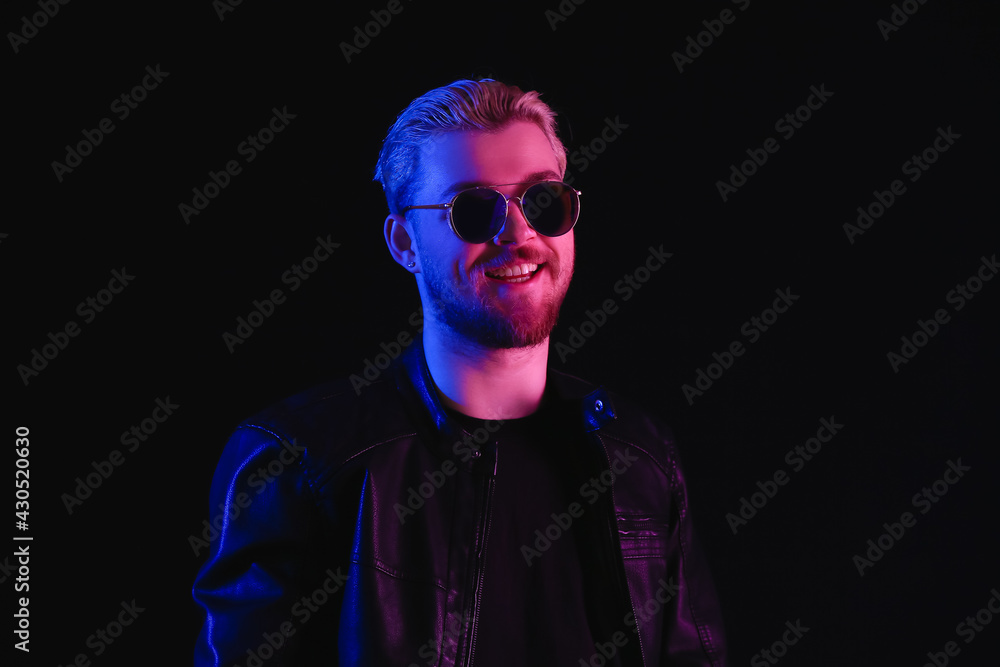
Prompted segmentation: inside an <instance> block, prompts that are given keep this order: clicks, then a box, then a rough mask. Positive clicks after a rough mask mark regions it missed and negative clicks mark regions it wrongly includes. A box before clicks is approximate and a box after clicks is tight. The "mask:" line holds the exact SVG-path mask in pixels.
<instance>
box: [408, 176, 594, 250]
mask: <svg viewBox="0 0 1000 667" xmlns="http://www.w3.org/2000/svg"><path fill="white" fill-rule="evenodd" d="M505 185H527V186H528V188H527V189H526V190H524V192H523V193H521V196H519V197H509V198H508V197H506V196H504V194H503V193H502V192H500V191H498V190H496V188H500V187H504V186H505ZM582 194H583V193H582V192H580V191H579V190H574V189H573V188H571V187H570V186H568V185H566V184H565V183H560V182H559V181H542V182H540V183H505V184H503V185H481V186H478V187H475V188H469V189H468V190H462V191H461V192H459V193H458V194H457V195H455V196H454V197H452V199H451V201H450V202H448V203H447V204H427V205H423V206H407V207H406V208H404V209H403V210H402V211H400V213H406V212H407V211H409V210H410V209H415V208H446V209H448V222H450V223H451V229H452V231H453V232H455V235H456V236H458V238H460V239H462V240H463V241H465V242H466V243H486V242H487V241H489V240H490V239H492V238H495V237H496V235H497V234H499V233H500V232H501V231H502V230H503V228H504V225H505V224H507V210H508V206H509V204H510V202H511V201H516V202H517V203H518V205H519V206H520V207H521V213H522V214H523V215H524V219H525V220H527V221H528V226H530V227H531V228H532V229H534V230H535V231H536V232H538V233H539V234H542V235H543V236H562V235H563V234H565V233H567V232H568V231H569V230H571V229H573V226H574V225H575V224H576V220H577V218H578V217H580V195H582Z"/></svg>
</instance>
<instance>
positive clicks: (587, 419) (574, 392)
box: [396, 335, 618, 454]
mask: <svg viewBox="0 0 1000 667" xmlns="http://www.w3.org/2000/svg"><path fill="white" fill-rule="evenodd" d="M397 368H398V371H397V373H396V386H397V389H398V390H399V392H400V394H402V395H403V396H404V400H405V401H406V402H407V404H408V405H407V407H408V408H409V409H410V410H412V411H415V412H417V413H421V414H422V415H423V420H422V421H423V423H424V425H425V426H426V427H427V428H429V429H430V430H432V431H436V432H437V433H439V434H440V436H441V437H442V438H444V440H445V441H446V442H454V440H455V439H456V438H457V439H462V437H463V436H465V435H468V433H467V432H466V431H465V430H464V429H463V428H462V427H461V425H459V424H458V423H457V422H455V420H453V419H452V418H451V417H450V416H449V415H448V413H447V412H446V411H445V408H444V405H443V404H442V402H441V399H440V397H439V396H438V393H437V387H436V385H435V384H434V379H433V378H432V377H431V373H430V369H429V368H428V367H427V358H426V356H425V354H424V342H423V336H422V335H421V336H417V337H416V338H415V340H414V341H413V343H412V344H411V345H410V346H409V348H408V349H407V350H406V351H405V352H404V353H403V354H402V355H401V356H400V359H399V362H398V365H397ZM545 389H546V393H547V394H548V397H549V400H554V401H557V402H560V403H563V404H564V405H567V407H571V408H572V410H573V414H577V415H579V418H580V423H581V424H582V427H583V429H584V430H585V431H586V432H588V433H590V432H594V431H598V430H600V429H601V428H602V427H604V426H605V425H606V424H608V423H609V422H611V421H613V420H615V419H617V418H618V416H617V413H616V411H615V407H614V404H613V403H612V400H611V396H610V395H609V394H608V391H607V390H606V389H605V388H604V387H603V386H597V387H595V386H594V385H592V384H590V383H587V382H585V381H583V380H580V379H578V378H575V377H572V376H570V375H567V374H565V373H562V372H560V371H557V370H554V369H553V368H551V367H549V368H548V369H547V373H546V387H545ZM450 449H451V447H450V446H449V450H450ZM452 453H453V452H451V451H449V454H452Z"/></svg>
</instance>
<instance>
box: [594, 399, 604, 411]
mask: <svg viewBox="0 0 1000 667" xmlns="http://www.w3.org/2000/svg"><path fill="white" fill-rule="evenodd" d="M594 409H595V410H597V411H598V412H600V411H601V410H603V409H604V401H597V402H596V403H594Z"/></svg>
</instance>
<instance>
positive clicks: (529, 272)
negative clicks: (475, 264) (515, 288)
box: [484, 262, 545, 284]
mask: <svg viewBox="0 0 1000 667" xmlns="http://www.w3.org/2000/svg"><path fill="white" fill-rule="evenodd" d="M543 266H545V265H544V264H532V263H531V262H521V263H519V264H508V265H507V266H501V267H500V268H498V269H490V270H488V271H485V272H484V273H485V275H486V277H487V278H491V279H493V280H496V281H498V282H502V283H506V284H514V283H523V282H527V281H529V280H531V279H532V278H533V277H534V276H535V275H536V274H537V273H538V271H539V269H541V267H543Z"/></svg>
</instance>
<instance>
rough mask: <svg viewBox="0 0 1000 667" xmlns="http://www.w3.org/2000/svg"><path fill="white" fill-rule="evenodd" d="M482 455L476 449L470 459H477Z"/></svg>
mask: <svg viewBox="0 0 1000 667" xmlns="http://www.w3.org/2000/svg"><path fill="white" fill-rule="evenodd" d="M482 455H483V453H482V452H481V451H479V450H478V449H477V450H475V451H473V452H472V458H474V459H478V458H479V457H480V456H482Z"/></svg>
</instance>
